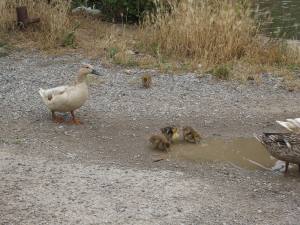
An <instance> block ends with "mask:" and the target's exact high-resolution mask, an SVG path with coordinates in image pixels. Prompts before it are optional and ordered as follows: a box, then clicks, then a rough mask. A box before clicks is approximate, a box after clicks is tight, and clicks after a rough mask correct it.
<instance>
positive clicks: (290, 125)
mask: <svg viewBox="0 0 300 225" xmlns="http://www.w3.org/2000/svg"><path fill="white" fill-rule="evenodd" d="M276 122H277V123H278V124H279V125H281V126H283V127H284V128H286V129H287V130H289V131H292V132H299V131H300V118H295V119H287V120H286V121H276Z"/></svg>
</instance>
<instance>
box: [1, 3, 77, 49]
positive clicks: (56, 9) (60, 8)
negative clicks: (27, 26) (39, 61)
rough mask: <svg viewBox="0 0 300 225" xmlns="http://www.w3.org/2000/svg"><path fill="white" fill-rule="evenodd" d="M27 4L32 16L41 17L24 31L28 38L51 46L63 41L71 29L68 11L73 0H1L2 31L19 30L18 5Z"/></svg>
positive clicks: (44, 46)
mask: <svg viewBox="0 0 300 225" xmlns="http://www.w3.org/2000/svg"><path fill="white" fill-rule="evenodd" d="M23 5H24V6H27V8H28V14H29V16H30V17H39V18H41V22H40V23H39V24H37V25H35V26H32V29H31V30H30V31H27V32H26V33H23V35H24V36H25V38H26V39H30V40H33V41H37V42H38V43H39V47H42V48H51V47H54V46H58V45H59V44H61V43H62V41H63V38H64V37H65V36H66V34H67V32H68V31H69V25H70V24H69V17H68V11H69V9H70V6H71V0H64V1H61V0H52V1H51V4H48V3H47V0H1V1H0V14H1V17H0V31H1V32H3V33H12V32H14V31H17V29H18V27H17V26H16V7H17V6H23Z"/></svg>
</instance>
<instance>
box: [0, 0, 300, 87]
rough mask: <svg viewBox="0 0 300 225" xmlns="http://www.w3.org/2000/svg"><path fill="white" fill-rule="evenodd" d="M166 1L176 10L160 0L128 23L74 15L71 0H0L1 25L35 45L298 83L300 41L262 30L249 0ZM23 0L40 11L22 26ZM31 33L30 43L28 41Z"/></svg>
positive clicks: (177, 68) (132, 63)
mask: <svg viewBox="0 0 300 225" xmlns="http://www.w3.org/2000/svg"><path fill="white" fill-rule="evenodd" d="M161 1H163V2H168V4H169V6H170V7H171V9H172V11H171V13H170V10H166V8H164V7H160V8H159V10H158V11H157V12H156V14H155V17H153V15H152V16H151V15H149V16H148V17H146V19H145V21H144V22H143V23H142V24H141V25H140V26H132V25H131V26H129V25H124V24H111V23H106V22H103V21H101V20H99V18H94V17H90V16H86V15H70V14H68V10H69V7H70V0H67V1H58V0H57V1H56V4H54V5H48V4H47V3H46V0H18V1H17V0H0V13H1V15H5V16H2V17H0V31H1V32H3V31H4V32H6V33H11V32H13V35H10V37H12V36H13V38H11V39H12V40H13V41H16V40H17V42H18V41H19V42H24V40H26V43H25V44H27V46H28V45H29V46H30V47H32V46H34V47H39V48H42V49H45V48H46V49H48V51H49V49H50V50H51V49H55V51H56V52H63V53H64V52H65V51H76V52H78V51H79V52H81V53H83V54H85V55H87V56H89V57H93V58H94V57H101V59H102V62H103V61H104V62H107V63H115V64H120V65H125V66H139V67H142V68H153V67H155V68H158V69H160V70H163V71H167V72H169V71H173V72H174V71H175V72H176V71H187V70H188V71H196V72H199V73H203V72H208V71H212V72H213V73H215V74H217V75H216V76H217V77H219V78H220V79H234V80H241V81H246V80H249V79H250V80H252V79H254V80H255V81H256V82H258V83H259V82H260V74H262V73H268V72H270V73H272V74H275V75H278V76H282V77H284V80H285V81H286V83H287V84H288V86H291V87H293V88H294V86H296V87H298V86H299V87H300V82H299V81H298V80H297V78H296V76H295V73H294V72H293V71H295V68H296V70H297V69H298V72H299V69H300V68H299V65H300V51H299V48H295V47H289V46H288V45H287V44H286V43H285V42H283V41H281V40H276V39H271V38H266V37H262V36H261V34H260V31H259V28H260V25H259V24H258V23H257V22H256V20H255V18H253V15H252V14H253V11H252V10H251V8H250V5H249V4H247V1H246V0H245V1H242V0H240V1H236V0H202V1H197V0H187V1H181V3H180V4H177V3H176V2H178V1H177V0H161ZM161 1H160V0H156V4H157V5H160V4H161ZM16 2H18V4H17V3H16ZM52 2H53V1H52ZM23 4H25V5H27V6H28V9H29V15H30V16H31V17H34V16H37V17H41V23H40V24H37V25H36V26H33V28H32V29H28V30H27V31H26V32H18V29H16V27H15V6H17V5H23ZM160 6H161V5H160ZM40 12H43V13H40ZM77 24H79V28H78V29H77V30H76V32H75V37H76V40H75V44H74V46H73V45H72V46H73V47H75V48H76V49H72V48H68V49H66V48H62V47H61V44H62V43H63V42H64V38H65V37H66V34H69V33H70V30H71V29H72V27H74V26H75V25H77ZM29 40H30V41H31V42H32V43H33V44H28V43H29ZM58 46H60V48H57V47H58ZM133 52H139V53H138V54H136V53H133Z"/></svg>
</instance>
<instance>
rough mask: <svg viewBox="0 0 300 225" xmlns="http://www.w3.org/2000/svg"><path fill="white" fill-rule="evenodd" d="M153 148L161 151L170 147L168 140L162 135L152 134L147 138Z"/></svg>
mask: <svg viewBox="0 0 300 225" xmlns="http://www.w3.org/2000/svg"><path fill="white" fill-rule="evenodd" d="M149 141H150V143H151V144H152V145H153V146H154V148H156V149H158V150H162V151H168V150H169V149H170V146H171V144H170V142H169V141H168V139H167V138H166V137H165V136H163V135H152V136H151V137H150V139H149Z"/></svg>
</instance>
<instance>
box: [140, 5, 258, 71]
mask: <svg viewBox="0 0 300 225" xmlns="http://www.w3.org/2000/svg"><path fill="white" fill-rule="evenodd" d="M168 2H169V7H171V10H164V8H163V7H161V1H159V0H158V1H157V5H158V11H157V12H156V15H155V17H153V16H151V15H149V16H148V17H146V19H145V21H144V23H143V24H142V26H141V30H140V31H141V32H140V40H141V42H142V44H143V45H144V46H145V47H146V49H147V50H152V52H154V53H156V52H157V51H160V52H161V53H163V54H165V55H168V56H171V55H172V56H176V57H178V58H180V57H188V58H191V59H194V60H198V61H201V63H203V64H208V65H212V64H221V63H226V62H228V61H230V60H233V59H238V58H241V57H243V56H244V55H245V54H246V52H247V51H248V49H249V48H251V47H252V46H253V38H254V37H255V36H256V35H257V33H258V28H257V24H256V23H255V20H254V19H253V18H252V17H251V13H252V10H251V9H250V5H248V4H244V3H242V2H243V1H234V0H203V1H196V0H189V1H180V2H179V3H178V1H168Z"/></svg>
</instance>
